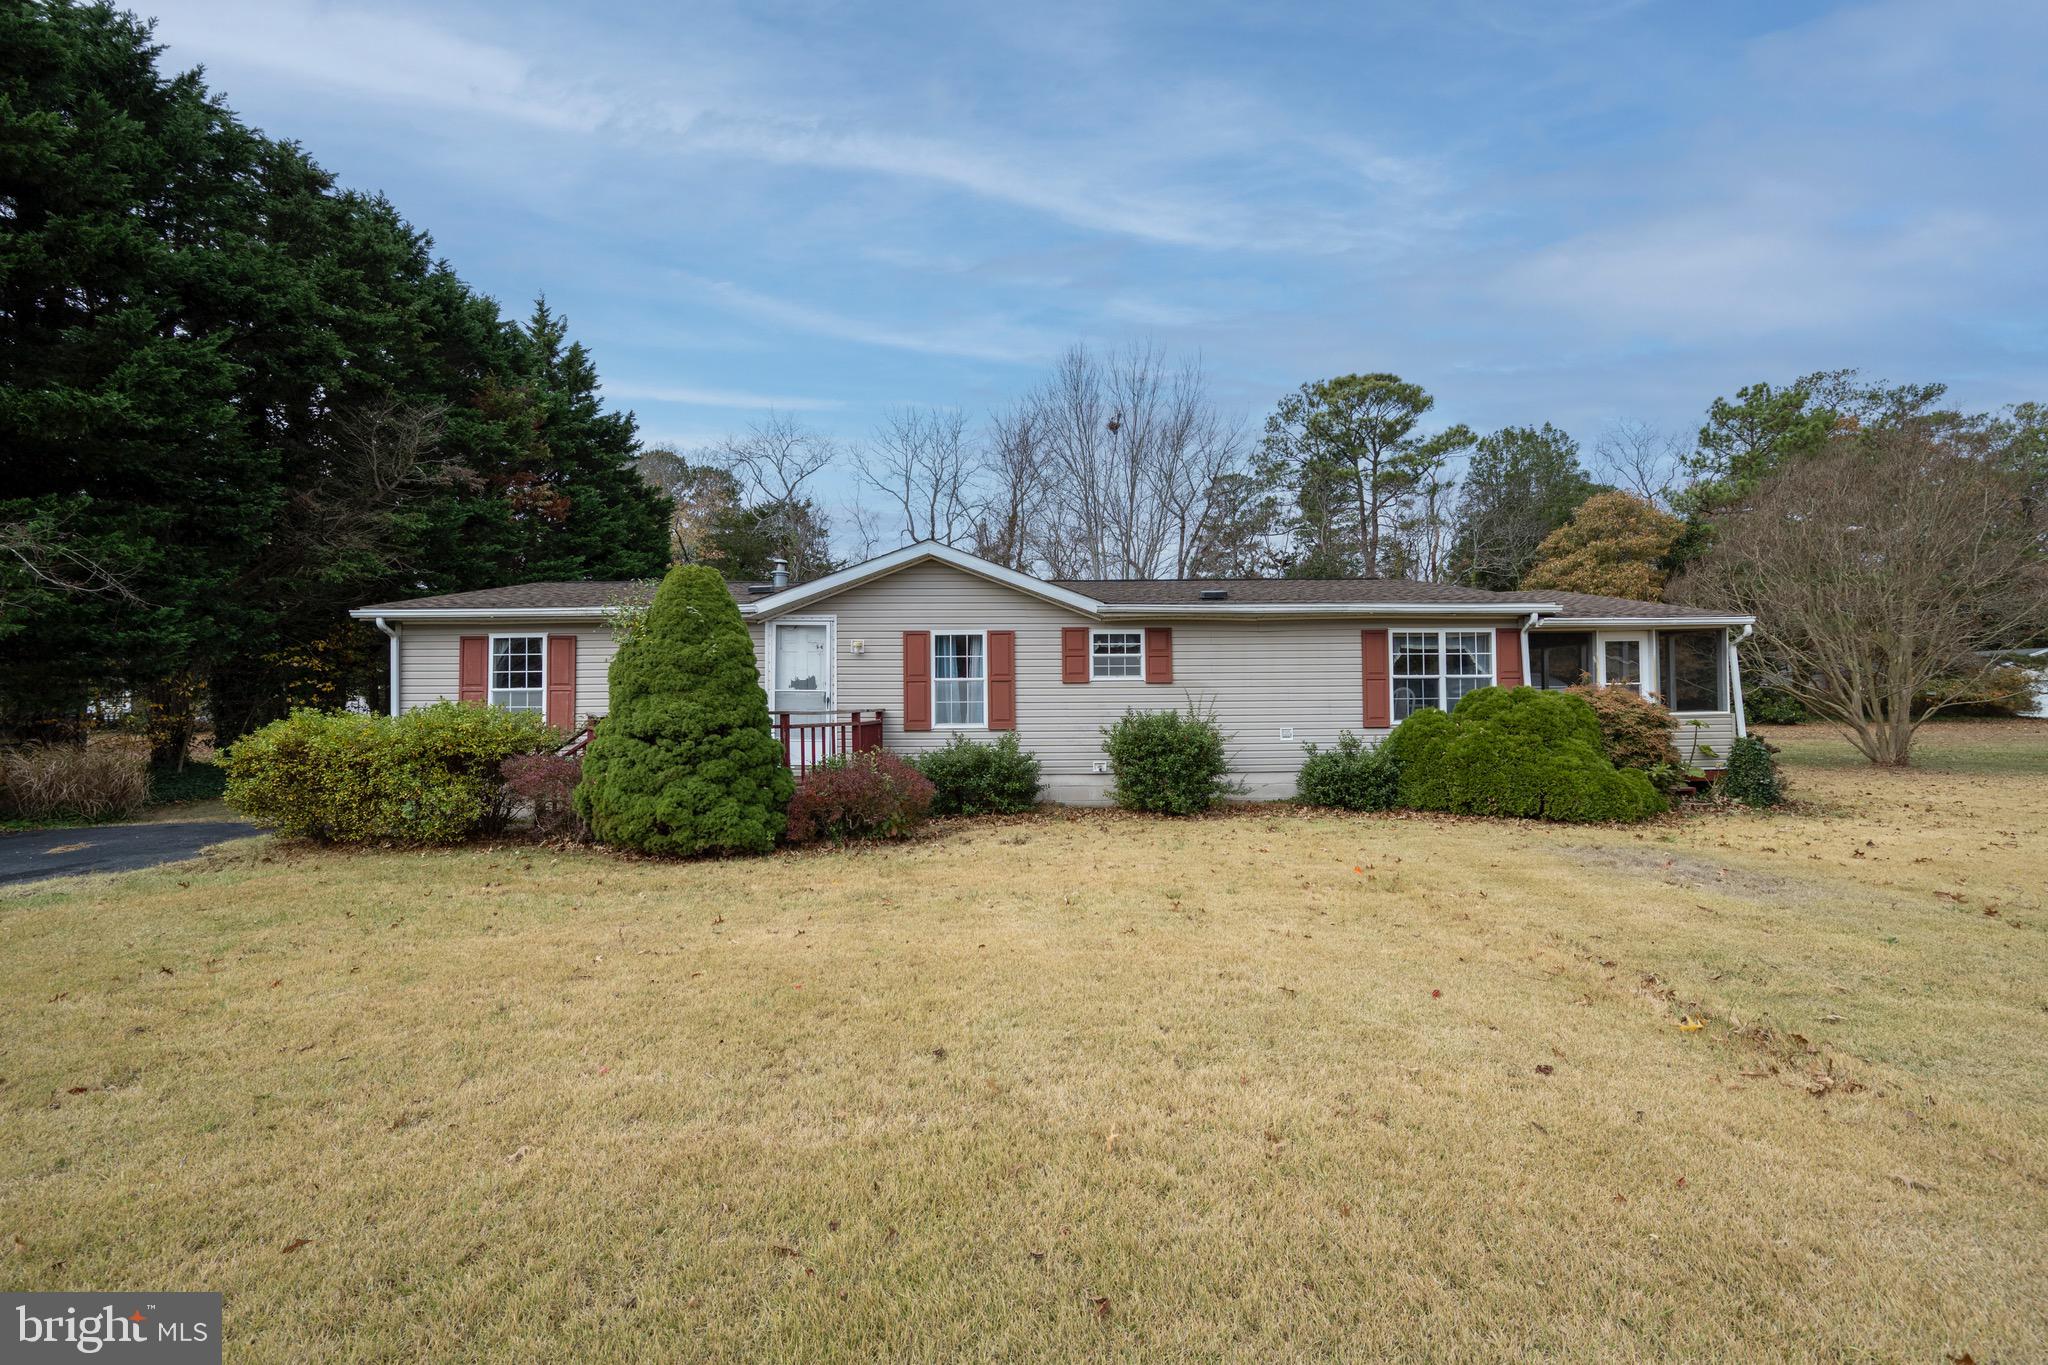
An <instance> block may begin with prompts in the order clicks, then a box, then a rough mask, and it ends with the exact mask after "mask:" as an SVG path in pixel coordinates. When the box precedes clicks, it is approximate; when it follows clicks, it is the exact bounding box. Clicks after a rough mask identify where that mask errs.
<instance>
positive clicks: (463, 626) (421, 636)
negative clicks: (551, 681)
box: [398, 620, 617, 721]
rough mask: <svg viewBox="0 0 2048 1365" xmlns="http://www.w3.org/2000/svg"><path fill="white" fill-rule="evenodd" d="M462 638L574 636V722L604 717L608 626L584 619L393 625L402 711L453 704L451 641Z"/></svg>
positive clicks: (453, 648) (611, 647)
mask: <svg viewBox="0 0 2048 1365" xmlns="http://www.w3.org/2000/svg"><path fill="white" fill-rule="evenodd" d="M465 635H574V636H575V637H576V719H577V720H579V721H580V720H582V719H583V718H584V717H585V716H592V715H596V716H601V715H603V714H604V713H605V710H606V706H605V695H606V673H607V671H608V670H609V669H610V668H611V663H612V655H613V654H614V653H616V652H617V646H616V645H614V644H613V642H612V632H611V628H610V627H609V626H606V625H603V624H602V623H599V622H594V621H589V620H583V621H576V620H564V621H520V622H517V623H516V624H507V623H505V622H501V621H463V622H441V621H434V622H431V623H429V622H422V621H406V622H403V623H401V624H400V625H399V627H398V658H399V664H398V676H399V689H398V700H399V705H400V706H401V707H402V708H403V709H405V710H407V711H410V710H412V709H414V708H415V707H420V706H430V705H432V704H433V703H435V702H437V701H453V700H455V697H456V693H457V685H458V678H457V671H458V668H459V664H458V661H457V653H458V650H459V646H458V644H457V643H456V642H457V641H459V640H460V639H461V638H462V637H463V636H465Z"/></svg>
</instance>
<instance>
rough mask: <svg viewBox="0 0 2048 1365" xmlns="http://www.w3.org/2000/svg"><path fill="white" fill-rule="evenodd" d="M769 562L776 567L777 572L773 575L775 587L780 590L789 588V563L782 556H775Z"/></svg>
mask: <svg viewBox="0 0 2048 1365" xmlns="http://www.w3.org/2000/svg"><path fill="white" fill-rule="evenodd" d="M768 562H769V563H770V564H772V565H773V566H774V567H775V572H774V574H773V575H772V577H773V579H774V582H775V586H776V587H778V588H786V587H788V586H789V561H788V560H786V559H784V558H783V557H782V556H781V555H777V556H775V558H773V559H771V560H769V561H768Z"/></svg>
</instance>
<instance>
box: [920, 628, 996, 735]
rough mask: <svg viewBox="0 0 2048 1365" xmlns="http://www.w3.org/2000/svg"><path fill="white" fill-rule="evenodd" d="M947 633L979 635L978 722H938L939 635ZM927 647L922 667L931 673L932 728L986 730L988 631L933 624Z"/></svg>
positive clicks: (946, 634)
mask: <svg viewBox="0 0 2048 1365" xmlns="http://www.w3.org/2000/svg"><path fill="white" fill-rule="evenodd" d="M948 635H977V636H980V637H981V680H980V681H981V720H980V722H979V723H974V722H969V723H967V724H964V725H961V724H953V725H943V724H941V723H940V722H939V683H940V681H941V680H940V678H939V639H940V637H941V636H948ZM927 648H928V649H929V650H930V653H929V654H928V655H927V656H926V658H925V661H924V667H925V672H927V673H929V674H930V675H931V679H930V687H931V702H930V705H931V714H932V729H934V730H986V729H988V632H987V631H986V630H948V629H942V628H940V627H938V626H933V627H931V643H930V645H929V646H928V647H927ZM945 681H948V682H958V681H960V679H957V678H949V679H946V680H945Z"/></svg>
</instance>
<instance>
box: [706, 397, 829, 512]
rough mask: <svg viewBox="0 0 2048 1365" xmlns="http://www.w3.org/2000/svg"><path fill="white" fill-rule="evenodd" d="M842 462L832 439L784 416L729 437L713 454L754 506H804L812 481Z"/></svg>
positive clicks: (772, 415) (772, 417)
mask: <svg viewBox="0 0 2048 1365" xmlns="http://www.w3.org/2000/svg"><path fill="white" fill-rule="evenodd" d="M838 457H839V447H838V445H837V444H836V443H834V442H833V440H832V439H831V438H830V437H828V436H825V435H822V434H821V433H819V432H815V431H812V430H811V429H810V428H809V427H806V426H805V425H804V424H803V423H801V422H799V421H797V420H796V418H794V417H791V416H790V415H789V414H788V413H783V412H771V413H769V414H768V415H767V416H766V417H764V418H762V419H761V420H760V421H759V422H756V423H754V424H753V425H752V426H750V427H748V428H747V432H746V434H745V435H744V436H728V437H726V438H725V439H724V440H723V441H721V442H719V444H718V445H717V447H716V448H715V449H714V450H713V451H712V452H711V458H712V459H714V460H715V461H716V462H717V463H719V464H721V465H723V466H725V467H726V468H727V469H729V470H731V471H732V473H733V475H734V477H735V478H737V479H739V481H740V485H741V487H742V488H743V490H744V491H745V493H746V497H747V502H748V504H749V505H754V506H758V505H760V504H763V503H774V504H778V505H783V504H792V503H797V502H800V501H802V500H803V499H804V497H805V496H806V486H807V485H808V484H809V483H810V481H811V480H812V479H813V478H815V477H817V475H818V474H819V472H820V471H822V470H824V469H825V468H826V467H827V466H828V465H830V464H831V463H832V462H833V461H834V460H835V459H837V458H838Z"/></svg>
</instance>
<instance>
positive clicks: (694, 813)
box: [576, 564, 796, 856]
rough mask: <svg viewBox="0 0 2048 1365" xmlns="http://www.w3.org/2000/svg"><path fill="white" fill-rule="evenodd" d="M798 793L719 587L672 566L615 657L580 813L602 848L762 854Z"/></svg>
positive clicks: (738, 626)
mask: <svg viewBox="0 0 2048 1365" xmlns="http://www.w3.org/2000/svg"><path fill="white" fill-rule="evenodd" d="M795 785H796V784H795V782H794V780H793V779H792V778H791V777H790V775H789V770H788V769H787V768H786V767H784V766H783V761H782V745H781V743H780V742H779V741H778V740H777V739H776V738H775V735H774V732H773V731H772V730H771V729H770V727H769V722H768V694H767V693H765V692H763V691H762V690H761V680H760V676H759V673H758V671H757V670H756V668H755V664H754V646H753V642H752V641H751V640H750V639H749V638H748V636H747V627H746V624H745V623H744V622H743V621H741V620H740V611H739V607H738V606H737V605H735V604H734V602H733V600H732V594H731V593H730V592H728V591H727V590H726V586H725V582H724V580H722V579H721V578H719V576H718V574H717V572H716V571H714V570H712V569H710V568H708V567H706V566H705V565H701V564H689V565H682V566H679V567H677V568H674V569H671V570H669V574H668V577H667V578H665V579H663V580H662V583H661V587H660V589H659V590H658V591H656V593H655V595H654V604H653V606H651V607H649V608H648V611H647V618H646V621H645V622H644V624H642V626H641V627H640V629H639V630H638V631H636V632H635V633H634V634H633V635H632V636H631V637H630V638H629V639H627V640H626V641H625V642H624V643H622V644H621V645H620V646H619V652H618V654H617V656H616V657H614V658H613V660H612V666H611V713H610V714H609V715H607V716H605V718H604V719H603V720H602V721H600V722H599V723H598V726H597V729H596V731H595V733H594V734H592V736H591V740H590V747H589V748H588V749H586V750H585V751H584V755H583V781H582V784H581V785H580V786H578V787H577V788H576V813H577V814H578V815H580V816H582V817H583V819H584V822H585V823H586V824H588V825H589V826H590V830H591V833H592V834H593V835H594V836H596V838H597V839H599V840H600V841H601V842H604V843H607V844H617V845H620V846H622V847H625V848H633V849H639V850H640V851H642V852H644V853H667V854H679V855H683V856H693V855H696V854H703V853H766V852H767V851H768V850H770V849H772V848H773V847H775V841H776V839H778V838H779V837H781V835H782V831H783V828H784V825H785V823H786V820H787V814H786V812H787V810H788V806H789V798H790V794H791V793H792V792H793V791H794V790H795Z"/></svg>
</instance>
